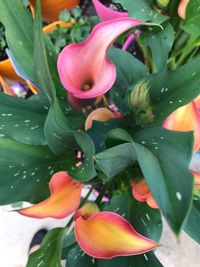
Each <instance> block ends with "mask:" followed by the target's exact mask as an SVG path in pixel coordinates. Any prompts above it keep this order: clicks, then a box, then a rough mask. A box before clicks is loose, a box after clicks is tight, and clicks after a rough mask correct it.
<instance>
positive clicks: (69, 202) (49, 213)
mask: <svg viewBox="0 0 200 267" xmlns="http://www.w3.org/2000/svg"><path fill="white" fill-rule="evenodd" d="M82 187H83V185H82V184H81V183H79V182H76V181H74V180H72V178H71V177H70V176H69V175H68V174H67V173H66V172H58V173H56V174H54V175H53V176H52V178H51V181H50V183H49V188H50V192H51V195H50V197H49V198H48V199H46V200H44V201H42V202H40V203H38V204H36V205H34V206H32V207H29V208H25V209H21V210H20V211H18V212H19V213H20V214H21V215H24V216H28V217H32V218H39V219H42V218H47V217H51V218H56V219H62V218H65V217H66V216H68V215H70V214H71V213H73V212H74V211H76V210H77V209H78V207H79V205H80V198H81V189H82Z"/></svg>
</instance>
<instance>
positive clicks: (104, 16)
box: [92, 0, 128, 21]
mask: <svg viewBox="0 0 200 267" xmlns="http://www.w3.org/2000/svg"><path fill="white" fill-rule="evenodd" d="M92 2H93V5H94V7H95V10H96V12H97V15H98V16H99V18H100V20H101V21H106V20H110V19H116V18H127V17H128V13H127V12H119V11H115V10H112V9H111V8H108V7H106V6H105V5H103V4H102V3H101V2H100V1H99V0H92Z"/></svg>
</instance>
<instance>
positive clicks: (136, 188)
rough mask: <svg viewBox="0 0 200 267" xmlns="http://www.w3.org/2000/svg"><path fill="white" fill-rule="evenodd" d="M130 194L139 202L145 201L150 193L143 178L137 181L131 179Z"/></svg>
mask: <svg viewBox="0 0 200 267" xmlns="http://www.w3.org/2000/svg"><path fill="white" fill-rule="evenodd" d="M130 185H131V187H132V195H133V197H134V198H135V199H137V200H138V201H140V202H145V201H146V200H147V197H148V195H149V193H150V190H149V187H148V185H147V183H146V181H145V180H144V179H142V180H141V181H138V182H134V181H131V183H130Z"/></svg>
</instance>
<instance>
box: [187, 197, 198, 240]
mask: <svg viewBox="0 0 200 267" xmlns="http://www.w3.org/2000/svg"><path fill="white" fill-rule="evenodd" d="M199 220H200V199H199V198H195V199H194V200H193V205H192V209H191V211H190V214H189V217H188V219H187V221H186V224H185V226H184V230H185V232H186V233H187V234H188V235H190V236H191V237H192V238H193V239H194V240H195V241H196V242H198V243H199V244H200V228H199Z"/></svg>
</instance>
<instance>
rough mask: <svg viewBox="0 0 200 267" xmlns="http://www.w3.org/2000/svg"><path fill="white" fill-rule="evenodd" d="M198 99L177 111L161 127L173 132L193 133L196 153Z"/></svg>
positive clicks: (199, 144)
mask: <svg viewBox="0 0 200 267" xmlns="http://www.w3.org/2000/svg"><path fill="white" fill-rule="evenodd" d="M199 101H200V97H197V98H196V99H195V100H194V101H192V102H191V103H189V104H187V105H185V106H183V107H181V108H179V109H177V110H176V111H174V112H173V113H172V114H171V115H169V117H168V118H167V119H166V120H165V121H164V122H163V127H164V128H166V129H169V130H173V131H181V132H187V131H194V148H193V151H194V152H196V151H197V150H198V149H199V148H200V112H199Z"/></svg>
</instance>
